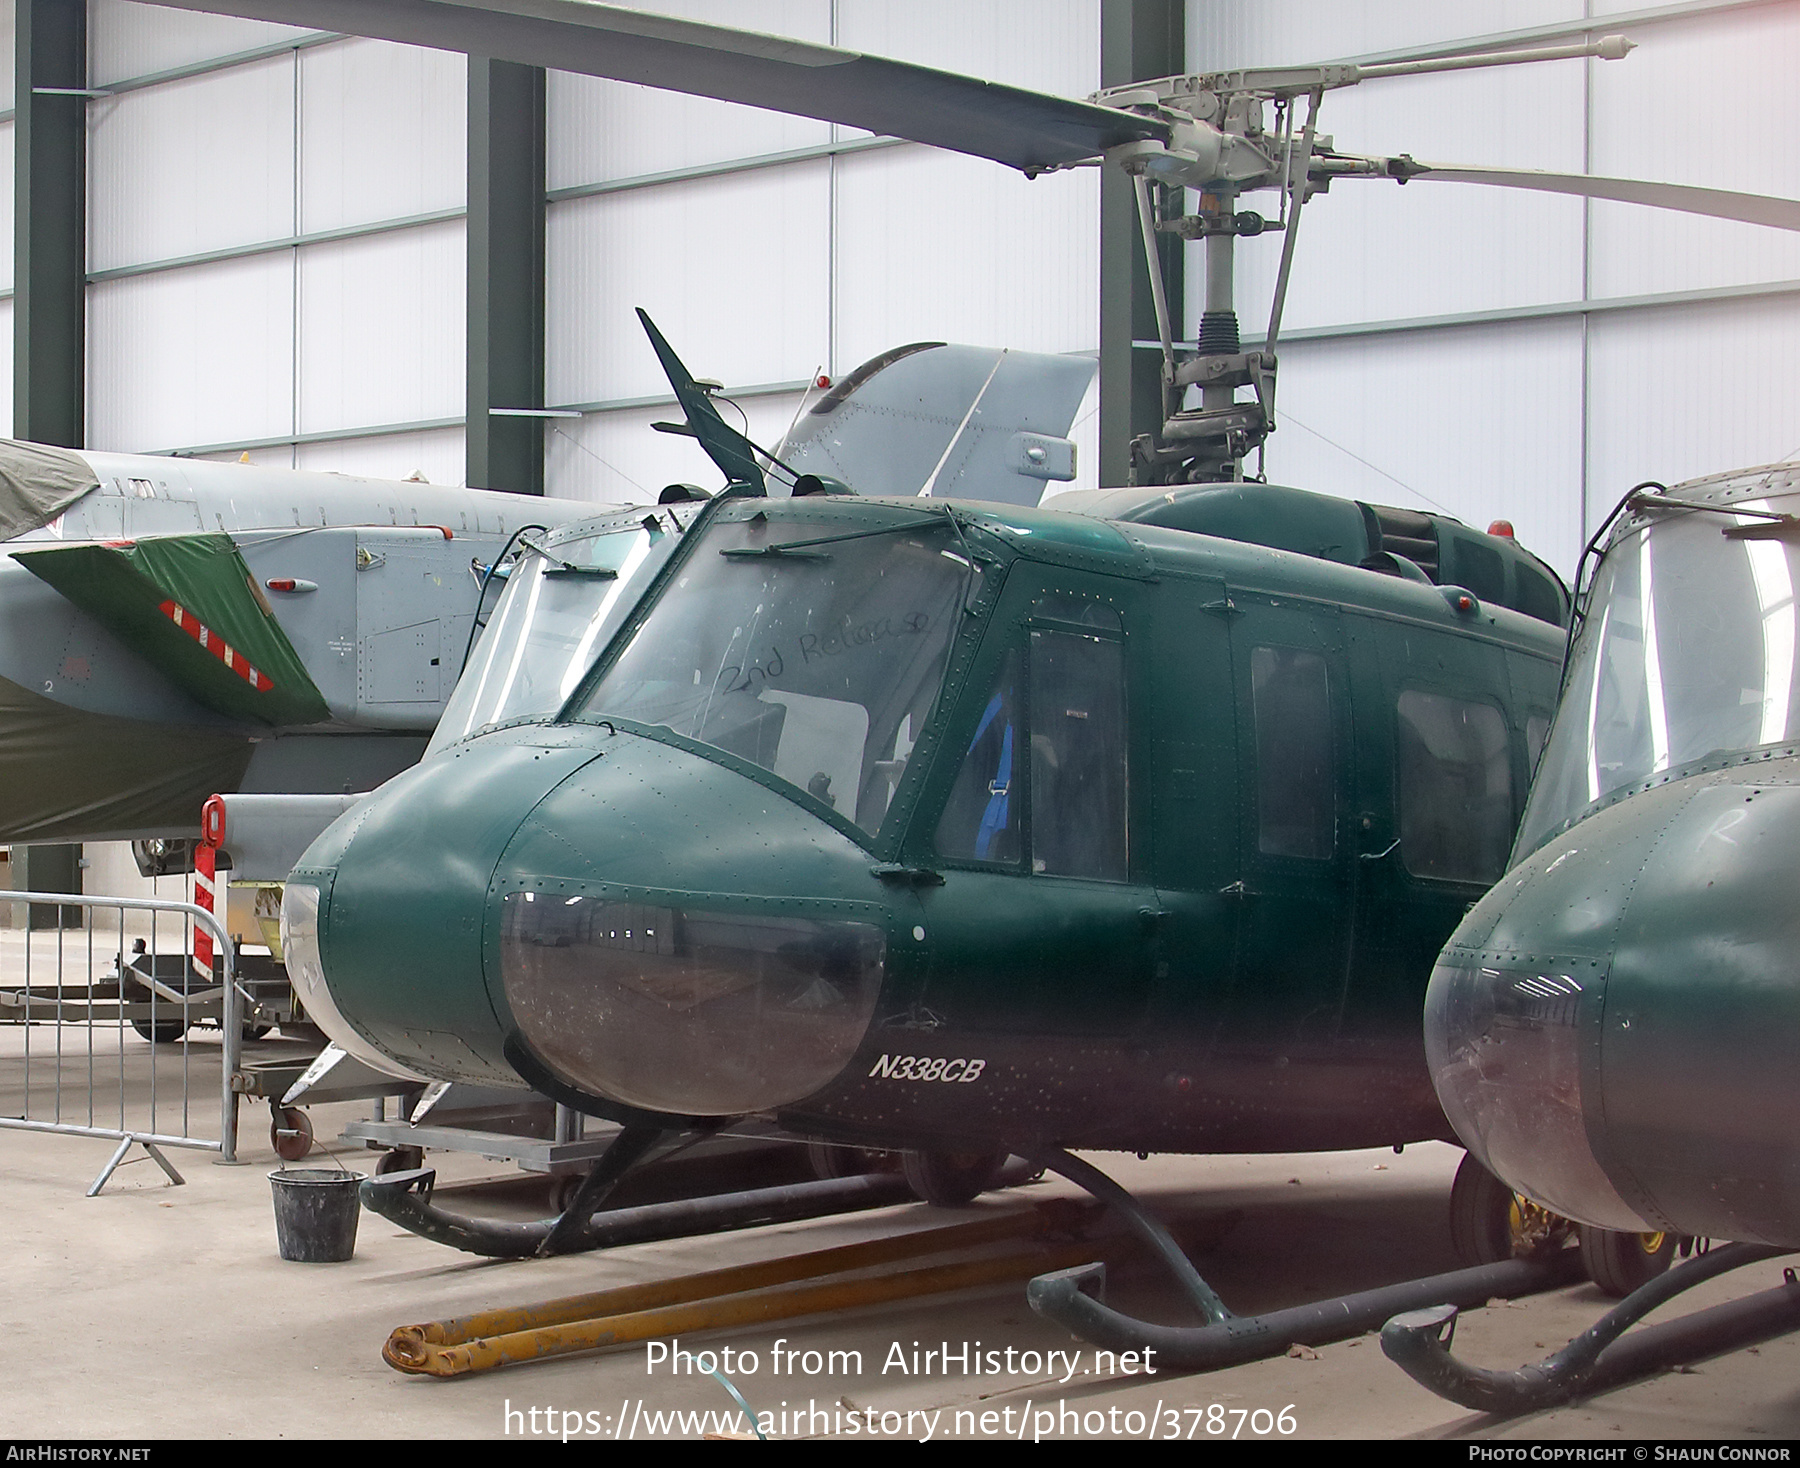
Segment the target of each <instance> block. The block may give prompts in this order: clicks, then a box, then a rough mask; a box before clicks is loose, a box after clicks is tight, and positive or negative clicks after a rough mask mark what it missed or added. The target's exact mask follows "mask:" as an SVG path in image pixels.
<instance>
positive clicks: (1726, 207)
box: [1389, 158, 1800, 230]
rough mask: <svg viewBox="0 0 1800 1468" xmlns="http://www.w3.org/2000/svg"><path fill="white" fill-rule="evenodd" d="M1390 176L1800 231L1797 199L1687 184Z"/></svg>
mask: <svg viewBox="0 0 1800 1468" xmlns="http://www.w3.org/2000/svg"><path fill="white" fill-rule="evenodd" d="M1389 161H1390V165H1391V174H1390V176H1392V177H1396V178H1401V179H1403V180H1404V179H1414V178H1423V179H1438V180H1441V181H1444V182H1448V183H1474V184H1497V185H1499V186H1500V187H1501V188H1509V189H1536V190H1539V191H1541V192H1544V193H1551V194H1577V195H1580V196H1581V197H1583V198H1588V199H1616V200H1618V201H1619V202H1620V203H1623V204H1644V205H1648V206H1649V207H1650V208H1653V209H1674V210H1678V211H1679V212H1681V213H1683V214H1706V215H1710V216H1711V217H1713V218H1714V219H1738V220H1742V221H1743V222H1744V223H1746V224H1765V225H1768V226H1769V227H1770V228H1771V229H1796V230H1800V199H1782V198H1777V197H1775V196H1774V195H1772V194H1738V193H1733V192H1732V191H1731V190H1729V189H1703V188H1696V187H1694V186H1693V185H1691V184H1668V183H1648V182H1646V181H1644V180H1642V179H1635V178H1600V177H1596V176H1595V175H1593V174H1586V173H1546V172H1542V171H1540V170H1538V169H1535V168H1490V167H1486V166H1484V165H1479V164H1477V165H1470V164H1460V163H1459V164H1450V163H1415V162H1414V161H1413V160H1412V159H1410V158H1409V159H1392V160H1389Z"/></svg>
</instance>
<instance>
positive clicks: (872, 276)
mask: <svg viewBox="0 0 1800 1468" xmlns="http://www.w3.org/2000/svg"><path fill="white" fill-rule="evenodd" d="M837 178H838V183H837V271H836V277H837V281H836V287H837V292H836V303H835V307H836V316H837V350H836V352H835V353H834V356H835V360H836V363H837V367H838V370H839V371H848V370H849V369H850V368H852V367H854V366H855V365H856V364H857V363H859V362H861V361H863V360H865V359H866V358H869V357H872V356H874V355H875V354H876V353H877V352H881V351H885V350H886V349H887V348H889V347H892V346H898V345H899V344H900V343H902V342H909V341H944V340H949V341H954V342H967V343H969V344H971V345H974V346H1009V347H1017V348H1020V349H1021V350H1025V351H1038V352H1072V351H1094V350H1096V349H1097V348H1098V346H1099V339H1100V328H1099V322H1100V293H1099V288H1100V229H1099V217H1100V206H1099V198H1100V189H1099V174H1098V172H1097V171H1096V170H1093V169H1078V170H1075V171H1073V172H1069V173H1057V174H1046V175H1045V176H1044V177H1042V178H1038V179H1027V178H1025V177H1024V176H1023V175H1021V174H1016V173H1012V172H1009V171H1007V170H1004V169H998V168H996V167H994V165H993V164H991V163H986V162H984V161H982V160H981V159H977V158H965V157H962V156H961V155H958V154H951V153H939V152H933V151H931V150H929V149H925V148H895V149H892V150H886V151H881V152H874V153H863V154H858V155H855V156H852V157H847V158H840V159H839V160H838V165H837ZM801 370H802V371H804V370H805V369H804V368H802V369H801Z"/></svg>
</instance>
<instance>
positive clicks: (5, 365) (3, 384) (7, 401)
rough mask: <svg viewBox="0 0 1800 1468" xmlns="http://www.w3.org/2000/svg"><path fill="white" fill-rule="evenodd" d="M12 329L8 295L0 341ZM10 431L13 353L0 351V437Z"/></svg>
mask: <svg viewBox="0 0 1800 1468" xmlns="http://www.w3.org/2000/svg"><path fill="white" fill-rule="evenodd" d="M9 254H10V252H9ZM12 329H13V303H12V299H11V297H8V298H7V299H6V300H4V301H0V341H11V340H12ZM12 431H13V354H12V353H11V352H0V438H11V437H12Z"/></svg>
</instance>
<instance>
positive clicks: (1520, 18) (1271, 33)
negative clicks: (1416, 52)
mask: <svg viewBox="0 0 1800 1468" xmlns="http://www.w3.org/2000/svg"><path fill="white" fill-rule="evenodd" d="M1581 15H1582V10H1581V0H1458V3H1457V4H1455V5H1445V4H1444V3H1442V0H1355V3H1351V4H1345V3H1344V0H1188V4H1187V26H1188V32H1187V33H1188V65H1189V67H1190V68H1191V69H1192V70H1195V71H1223V70H1226V69H1228V68H1231V67H1237V66H1296V65H1302V64H1305V63H1308V62H1318V61H1338V60H1343V59H1347V58H1349V57H1352V56H1368V55H1372V54H1374V53H1377V52H1383V51H1395V50H1402V49H1414V48H1419V47H1425V46H1432V45H1436V44H1438V43H1440V42H1443V41H1452V40H1460V39H1461V38H1462V37H1464V36H1483V35H1491V34H1493V33H1495V32H1497V31H1507V30H1518V29H1523V28H1524V27H1527V26H1535V25H1550V24H1553V23H1555V22H1558V21H1568V20H1580V19H1581Z"/></svg>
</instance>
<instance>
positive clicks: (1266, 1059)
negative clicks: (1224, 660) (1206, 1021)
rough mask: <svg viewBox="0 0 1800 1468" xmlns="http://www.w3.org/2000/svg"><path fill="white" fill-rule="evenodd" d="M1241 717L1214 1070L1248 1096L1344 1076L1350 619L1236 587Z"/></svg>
mask: <svg viewBox="0 0 1800 1468" xmlns="http://www.w3.org/2000/svg"><path fill="white" fill-rule="evenodd" d="M1231 600H1232V602H1233V604H1234V606H1235V608H1236V615H1234V616H1233V617H1232V619H1231V651H1232V658H1231V662H1232V682H1233V693H1234V696H1235V699H1236V703H1237V721H1238V730H1239V735H1238V810H1237V816H1238V819H1237V835H1238V875H1237V879H1236V881H1234V882H1232V883H1230V884H1229V885H1228V886H1227V887H1226V889H1225V890H1226V892H1227V893H1228V894H1229V895H1230V896H1231V897H1232V898H1233V899H1234V900H1235V902H1236V905H1237V909H1238V920H1237V943H1236V953H1235V961H1234V963H1233V965H1232V968H1233V973H1232V983H1231V991H1230V997H1229V999H1228V1000H1227V1002H1226V1007H1225V1013H1224V1015H1223V1016H1222V1021H1221V1024H1220V1026H1219V1029H1218V1031H1217V1035H1216V1040H1215V1047H1214V1054H1213V1065H1214V1068H1215V1070H1224V1071H1230V1072H1233V1073H1238V1072H1241V1074H1235V1080H1236V1084H1237V1086H1238V1087H1239V1088H1241V1089H1239V1094H1240V1095H1254V1094H1257V1093H1258V1092H1267V1093H1268V1099H1269V1100H1271V1101H1273V1100H1274V1099H1275V1098H1276V1097H1277V1096H1284V1097H1287V1098H1289V1099H1292V1097H1293V1096H1294V1095H1295V1093H1296V1092H1299V1093H1301V1094H1304V1093H1305V1091H1306V1090H1307V1088H1308V1086H1309V1085H1310V1084H1311V1080H1310V1078H1311V1077H1314V1076H1315V1075H1316V1076H1318V1077H1319V1078H1320V1084H1321V1085H1323V1086H1329V1085H1330V1084H1331V1083H1332V1082H1331V1080H1330V1078H1329V1074H1328V1070H1329V1067H1330V1064H1331V1061H1332V1059H1333V1050H1334V1045H1335V1041H1336V1037H1337V1029H1338V1023H1339V1019H1340V1015H1341V1012H1342V1007H1343V1003H1344V998H1345V992H1346V987H1347V984H1348V979H1349V971H1350V956H1351V952H1352V942H1351V938H1352V927H1353V919H1354V915H1355V904H1354V900H1353V896H1352V883H1351V876H1352V873H1351V862H1352V859H1353V853H1352V851H1351V850H1350V845H1351V843H1350V841H1349V839H1348V822H1349V804H1350V801H1349V777H1350V768H1351V760H1352V756H1353V749H1352V729H1353V721H1352V719H1351V703H1350V692H1351V690H1350V680H1349V670H1348V666H1347V661H1346V657H1345V648H1344V628H1343V625H1342V623H1343V618H1342V614H1341V613H1340V612H1339V610H1338V608H1337V607H1335V606H1331V605H1328V604H1324V603H1319V602H1310V601H1301V600H1296V599H1293V598H1289V597H1285V596H1269V595H1264V594H1261V593H1257V592H1245V591H1240V590H1237V589H1236V588H1233V590H1232V592H1231Z"/></svg>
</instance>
